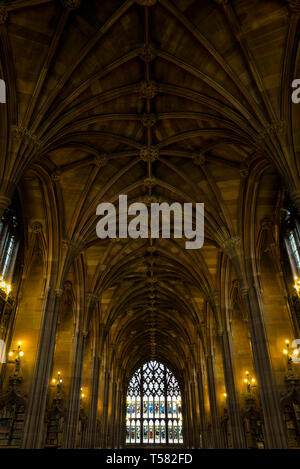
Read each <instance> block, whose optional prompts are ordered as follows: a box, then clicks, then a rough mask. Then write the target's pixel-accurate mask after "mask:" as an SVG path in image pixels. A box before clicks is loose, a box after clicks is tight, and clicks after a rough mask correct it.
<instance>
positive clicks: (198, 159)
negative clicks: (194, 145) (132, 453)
mask: <svg viewBox="0 0 300 469" xmlns="http://www.w3.org/2000/svg"><path fill="white" fill-rule="evenodd" d="M205 162H206V158H205V155H203V154H202V153H194V154H193V163H194V164H195V165H197V166H203V165H204V164H205Z"/></svg>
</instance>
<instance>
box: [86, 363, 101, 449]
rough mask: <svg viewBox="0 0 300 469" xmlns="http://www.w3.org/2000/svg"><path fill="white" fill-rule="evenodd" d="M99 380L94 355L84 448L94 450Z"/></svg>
mask: <svg viewBox="0 0 300 469" xmlns="http://www.w3.org/2000/svg"><path fill="white" fill-rule="evenodd" d="M99 378H100V359H99V358H98V357H97V356H96V355H95V356H94V357H93V370H92V390H91V400H90V406H89V419H88V430H87V439H86V447H87V448H95V446H96V433H97V413H98V397H99Z"/></svg>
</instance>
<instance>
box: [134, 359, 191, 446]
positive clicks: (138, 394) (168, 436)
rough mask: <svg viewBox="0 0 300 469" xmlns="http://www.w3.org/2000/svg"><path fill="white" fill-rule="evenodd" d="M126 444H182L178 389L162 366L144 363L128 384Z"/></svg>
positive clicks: (167, 370)
mask: <svg viewBox="0 0 300 469" xmlns="http://www.w3.org/2000/svg"><path fill="white" fill-rule="evenodd" d="M126 443H131V444H132V443H133V444H176V443H177V444H179V443H183V433H182V404H181V392H180V387H179V384H178V381H177V379H176V378H175V376H174V375H173V373H172V372H171V371H170V370H169V369H168V368H167V367H166V366H165V365H163V364H162V363H159V362H156V361H150V362H147V363H145V364H144V365H143V366H141V367H140V368H139V369H138V370H137V371H136V372H135V373H134V375H133V376H132V378H131V380H130V383H129V386H128V390H127V402H126Z"/></svg>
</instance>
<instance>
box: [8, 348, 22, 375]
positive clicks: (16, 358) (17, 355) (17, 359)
mask: <svg viewBox="0 0 300 469" xmlns="http://www.w3.org/2000/svg"><path fill="white" fill-rule="evenodd" d="M17 345H18V347H17V348H16V349H14V350H11V351H10V352H9V353H8V356H9V357H12V359H11V360H7V363H14V364H15V367H16V368H15V375H18V373H19V371H20V367H21V357H23V356H24V352H23V350H21V345H22V342H20V341H19V342H18V343H17Z"/></svg>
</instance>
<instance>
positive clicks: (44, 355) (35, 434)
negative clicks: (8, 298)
mask: <svg viewBox="0 0 300 469" xmlns="http://www.w3.org/2000/svg"><path fill="white" fill-rule="evenodd" d="M61 293H62V292H61V291H55V290H53V289H51V290H49V292H48V295H47V299H46V302H45V307H44V314H43V320H42V327H41V334H40V344H39V350H38V356H37V360H36V366H35V371H34V376H33V380H32V385H31V391H30V395H29V401H28V407H27V412H26V417H25V423H24V432H23V439H22V443H21V446H22V448H37V449H38V448H42V447H43V445H44V438H45V411H46V402H47V392H48V384H49V379H50V373H51V368H52V361H53V354H54V347H55V334H56V326H57V317H58V308H59V300H60V296H61Z"/></svg>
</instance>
